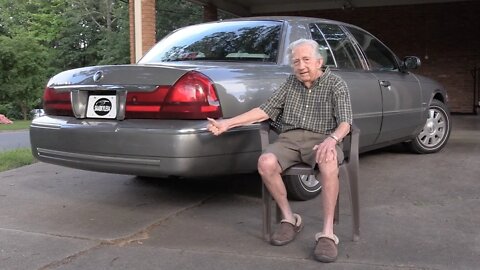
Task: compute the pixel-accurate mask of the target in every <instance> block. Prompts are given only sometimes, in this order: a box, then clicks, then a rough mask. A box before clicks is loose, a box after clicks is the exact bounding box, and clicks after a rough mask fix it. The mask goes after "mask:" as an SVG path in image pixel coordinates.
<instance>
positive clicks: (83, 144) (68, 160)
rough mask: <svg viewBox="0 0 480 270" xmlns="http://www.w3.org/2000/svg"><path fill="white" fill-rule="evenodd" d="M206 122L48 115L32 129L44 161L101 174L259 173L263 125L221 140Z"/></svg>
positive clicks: (34, 143)
mask: <svg viewBox="0 0 480 270" xmlns="http://www.w3.org/2000/svg"><path fill="white" fill-rule="evenodd" d="M206 124H207V122H206V121H202V120H199V121H178V120H175V121H173V120H125V121H100V120H85V119H75V118H71V117H50V116H44V117H40V118H37V119H35V120H34V121H33V122H32V125H31V126H30V141H31V145H32V153H33V155H34V156H35V157H36V158H37V159H38V160H40V161H43V162H47V163H52V164H57V165H62V166H67V167H72V168H77V169H83V170H91V171H99V172H108V173H119V174H131V175H143V176H157V177H163V176H180V177H204V176H212V175H225V174H233V173H249V172H254V171H256V167H257V166H256V164H257V159H258V156H259V155H260V152H261V147H260V137H259V132H258V129H259V125H251V126H247V127H242V128H236V129H234V130H232V131H229V132H227V133H225V134H223V135H221V136H218V137H217V136H213V135H212V134H211V133H210V132H208V131H207V130H206V128H205V127H206Z"/></svg>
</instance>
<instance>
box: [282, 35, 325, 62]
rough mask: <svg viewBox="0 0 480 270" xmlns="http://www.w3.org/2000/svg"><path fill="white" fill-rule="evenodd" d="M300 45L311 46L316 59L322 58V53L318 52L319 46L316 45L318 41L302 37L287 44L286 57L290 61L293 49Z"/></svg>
mask: <svg viewBox="0 0 480 270" xmlns="http://www.w3.org/2000/svg"><path fill="white" fill-rule="evenodd" d="M300 45H309V46H311V47H312V49H313V51H314V53H315V57H316V58H317V59H323V55H322V54H321V53H320V46H319V45H318V43H317V42H316V41H315V40H313V39H305V38H302V39H298V40H295V41H294V42H292V43H290V45H288V50H287V54H288V59H289V61H290V63H291V62H292V53H293V50H294V49H295V48H297V47H298V46H300Z"/></svg>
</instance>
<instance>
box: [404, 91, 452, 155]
mask: <svg viewBox="0 0 480 270" xmlns="http://www.w3.org/2000/svg"><path fill="white" fill-rule="evenodd" d="M450 132H451V121H450V112H449V111H448V108H447V106H446V105H445V104H443V103H442V102H440V101H439V100H433V101H432V103H431V104H430V108H429V109H428V118H427V122H426V123H425V126H424V127H423V129H422V131H420V133H419V134H418V135H417V136H416V137H415V139H413V140H412V141H410V142H408V145H409V147H410V149H411V150H412V151H413V152H415V153H418V154H430V153H436V152H438V151H440V150H441V149H442V148H443V147H445V145H446V144H447V141H448V138H449V137H450Z"/></svg>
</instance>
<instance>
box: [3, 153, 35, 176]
mask: <svg viewBox="0 0 480 270" xmlns="http://www.w3.org/2000/svg"><path fill="white" fill-rule="evenodd" d="M35 162H36V159H35V158H34V157H33V155H32V150H31V149H30V148H19V149H15V150H11V151H5V152H0V172H3V171H8V170H11V169H15V168H18V167H22V166H25V165H30V164H32V163H35Z"/></svg>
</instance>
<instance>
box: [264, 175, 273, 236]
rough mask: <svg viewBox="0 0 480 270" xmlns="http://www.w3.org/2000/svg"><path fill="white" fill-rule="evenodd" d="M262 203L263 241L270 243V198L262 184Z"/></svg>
mask: <svg viewBox="0 0 480 270" xmlns="http://www.w3.org/2000/svg"><path fill="white" fill-rule="evenodd" d="M262 201H263V239H265V241H267V242H270V236H271V232H272V205H271V204H272V196H271V195H270V192H269V191H268V189H267V187H266V186H265V185H264V184H263V183H262Z"/></svg>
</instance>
